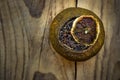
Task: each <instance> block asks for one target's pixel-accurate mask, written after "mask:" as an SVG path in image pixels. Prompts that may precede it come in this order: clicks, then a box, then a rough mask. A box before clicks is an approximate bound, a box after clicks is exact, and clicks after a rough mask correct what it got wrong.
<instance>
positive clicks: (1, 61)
mask: <svg viewBox="0 0 120 80" xmlns="http://www.w3.org/2000/svg"><path fill="white" fill-rule="evenodd" d="M119 4H120V0H0V80H41V79H42V80H75V75H77V78H76V80H88V79H89V80H119V79H120V54H119V52H120V45H119V44H120V28H119V25H120V5H119ZM68 7H82V8H86V9H89V10H91V11H93V12H94V13H96V14H97V15H98V16H99V17H100V18H101V20H102V21H103V24H104V28H105V33H106V37H105V43H104V46H103V47H102V49H101V51H100V52H99V53H98V55H96V56H94V57H93V58H91V59H89V60H87V61H84V62H77V63H75V62H71V61H68V60H66V59H64V58H63V57H61V56H60V55H59V54H57V53H56V52H54V51H53V50H52V49H51V47H50V46H49V39H48V35H49V27H50V23H51V22H52V20H53V18H54V17H55V16H56V15H57V14H58V13H59V12H60V11H62V10H63V9H65V8H68Z"/></svg>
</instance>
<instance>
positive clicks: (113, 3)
mask: <svg viewBox="0 0 120 80" xmlns="http://www.w3.org/2000/svg"><path fill="white" fill-rule="evenodd" d="M119 4H120V1H119V0H78V4H77V6H78V7H83V8H86V9H89V10H91V11H93V12H94V13H96V14H97V15H98V16H99V17H100V18H101V20H102V21H103V24H104V28H105V33H106V34H105V42H104V46H103V47H102V49H101V51H100V52H99V53H98V55H97V56H95V57H93V58H91V59H90V60H88V61H86V62H80V63H78V65H77V67H78V70H77V71H78V75H77V76H78V77H77V80H87V79H89V80H119V79H120V77H119V76H120V74H119V72H120V70H119V68H118V66H119V61H120V54H119V52H120V46H119V44H120V28H119V24H120V22H119V21H120V8H119V7H120V6H119ZM115 71H118V72H115ZM118 75H119V76H118Z"/></svg>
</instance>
